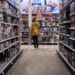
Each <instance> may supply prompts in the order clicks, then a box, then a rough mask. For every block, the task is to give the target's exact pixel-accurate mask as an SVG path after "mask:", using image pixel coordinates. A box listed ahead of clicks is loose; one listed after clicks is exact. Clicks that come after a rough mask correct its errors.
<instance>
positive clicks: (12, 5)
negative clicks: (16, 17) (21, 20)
mask: <svg viewBox="0 0 75 75" xmlns="http://www.w3.org/2000/svg"><path fill="white" fill-rule="evenodd" d="M6 1H7V2H8V4H10V5H11V6H12V7H14V8H15V9H17V10H18V8H17V7H16V5H14V4H12V3H10V2H9V1H8V0H6Z"/></svg>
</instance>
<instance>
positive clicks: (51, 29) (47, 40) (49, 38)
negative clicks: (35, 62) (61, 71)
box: [22, 13, 59, 45]
mask: <svg viewBox="0 0 75 75" xmlns="http://www.w3.org/2000/svg"><path fill="white" fill-rule="evenodd" d="M36 15H37V14H32V17H35V18H36ZM42 15H43V18H44V20H39V25H40V33H43V35H40V36H39V44H54V45H56V44H57V43H58V40H57V30H58V26H57V24H58V17H59V15H58V14H53V15H54V16H53V17H50V16H48V14H45V13H44V14H42ZM22 19H23V26H22V44H28V40H29V36H28V33H29V27H28V23H27V21H28V14H22ZM50 19H51V20H50ZM48 22H50V23H54V25H50V23H49V24H48ZM48 34H49V35H48Z"/></svg>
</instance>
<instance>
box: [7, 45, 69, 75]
mask: <svg viewBox="0 0 75 75" xmlns="http://www.w3.org/2000/svg"><path fill="white" fill-rule="evenodd" d="M21 48H22V49H24V52H23V54H22V55H21V57H20V58H19V60H18V61H17V63H16V64H15V65H14V66H13V67H12V69H11V70H10V71H9V72H8V73H7V75H70V73H69V71H68V70H67V69H66V67H65V65H64V64H63V62H62V61H61V60H60V58H59V57H58V55H57V53H56V49H57V48H58V47H57V46H53V45H51V46H49V45H47V46H45V45H42V46H40V48H39V49H37V50H35V49H34V48H32V49H31V50H28V49H27V48H29V47H28V46H22V47H21Z"/></svg>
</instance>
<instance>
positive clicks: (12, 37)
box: [0, 36, 19, 43]
mask: <svg viewBox="0 0 75 75" xmlns="http://www.w3.org/2000/svg"><path fill="white" fill-rule="evenodd" d="M18 37H19V36H13V37H10V38H8V39H4V40H2V41H0V43H1V42H5V41H8V40H11V39H15V38H18Z"/></svg>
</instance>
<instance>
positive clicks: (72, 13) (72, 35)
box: [57, 0, 75, 75]
mask: <svg viewBox="0 0 75 75" xmlns="http://www.w3.org/2000/svg"><path fill="white" fill-rule="evenodd" d="M63 5H64V6H63ZM62 7H63V8H62V9H61V10H60V16H61V23H60V29H59V30H60V31H59V50H58V51H57V52H58V54H59V55H60V57H61V58H62V59H63V60H64V62H65V63H66V64H67V66H68V68H69V69H70V71H71V72H72V73H73V74H74V75H75V0H62Z"/></svg>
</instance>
